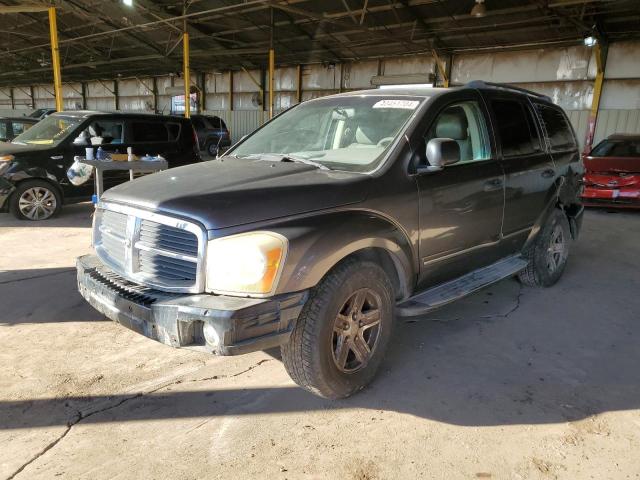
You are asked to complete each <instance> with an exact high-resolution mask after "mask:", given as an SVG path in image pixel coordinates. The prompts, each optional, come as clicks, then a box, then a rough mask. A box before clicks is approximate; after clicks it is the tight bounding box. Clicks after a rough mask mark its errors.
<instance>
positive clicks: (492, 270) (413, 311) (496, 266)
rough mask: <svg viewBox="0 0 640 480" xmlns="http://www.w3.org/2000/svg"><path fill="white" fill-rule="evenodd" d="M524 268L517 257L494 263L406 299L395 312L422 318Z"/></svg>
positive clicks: (522, 261)
mask: <svg viewBox="0 0 640 480" xmlns="http://www.w3.org/2000/svg"><path fill="white" fill-rule="evenodd" d="M526 266H527V261H526V260H525V259H524V258H522V256H520V255H514V256H511V257H507V258H503V259H502V260H499V261H497V262H496V263H492V264H491V265H488V266H486V267H482V268H479V269H478V270H474V271H473V272H470V273H467V274H466V275H463V276H462V277H459V278H456V279H455V280H451V281H449V282H446V283H441V284H440V285H436V286H435V287H432V288H430V289H429V290H426V291H424V292H422V293H419V294H418V295H416V296H415V297H411V298H409V299H408V300H405V301H404V302H402V303H400V304H398V305H396V313H397V314H398V315H400V316H403V317H413V316H416V315H423V314H425V313H428V312H431V311H432V310H435V309H436V308H439V307H442V306H443V305H446V304H447V303H451V302H453V301H455V300H458V299H459V298H462V297H465V296H467V295H469V294H471V293H473V292H476V291H478V290H480V289H481V288H484V287H486V286H489V285H491V284H492V283H495V282H498V281H500V280H502V279H504V278H507V277H510V276H512V275H515V274H516V273H518V272H519V271H520V270H522V269H523V268H525V267H526Z"/></svg>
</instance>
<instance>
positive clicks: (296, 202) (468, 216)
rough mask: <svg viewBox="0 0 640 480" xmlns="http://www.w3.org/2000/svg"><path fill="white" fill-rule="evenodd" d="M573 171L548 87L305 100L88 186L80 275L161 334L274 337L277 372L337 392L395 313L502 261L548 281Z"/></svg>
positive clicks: (479, 85) (364, 372)
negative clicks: (128, 178) (167, 160)
mask: <svg viewBox="0 0 640 480" xmlns="http://www.w3.org/2000/svg"><path fill="white" fill-rule="evenodd" d="M582 174H583V169H582V165H581V161H580V155H579V152H578V147H577V142H576V139H575V135H574V132H573V130H572V128H571V126H570V123H569V121H568V119H567V117H566V115H565V114H564V112H563V111H562V109H561V108H559V107H558V106H556V105H554V104H553V103H551V101H550V100H549V98H548V97H544V96H540V95H536V94H533V93H530V92H527V91H521V90H517V89H513V88H508V87H502V86H494V85H491V84H485V83H483V82H473V83H471V84H469V85H468V86H466V87H464V88H455V89H423V88H397V89H388V90H386V89H385V90H369V91H360V92H350V93H344V94H340V95H334V96H329V97H324V98H318V99H314V100H310V101H307V102H304V103H302V104H300V105H297V106H295V107H293V108H291V109H290V110H288V111H286V112H284V113H282V114H281V115H279V116H278V117H276V118H274V119H272V120H271V121H270V122H268V123H267V124H265V125H264V126H263V127H262V128H260V129H258V130H257V131H255V132H254V133H252V134H251V135H249V136H248V137H246V138H245V139H244V140H242V141H241V142H239V143H238V144H236V145H235V146H234V147H232V148H231V149H230V150H229V151H228V152H227V153H225V155H223V156H222V157H220V158H219V159H217V160H213V161H211V162H207V163H205V164H200V165H191V166H188V167H183V168H179V169H176V170H173V171H170V172H163V173H159V174H156V175H153V176H150V177H146V178H144V177H143V178H140V179H137V180H134V181H133V182H130V183H127V184H123V185H119V186H117V187H115V188H113V189H111V190H110V191H108V192H106V193H105V194H104V196H103V197H102V201H101V202H100V203H99V205H98V206H97V210H96V216H95V225H94V231H93V242H94V247H95V252H96V254H95V255H87V256H83V257H80V258H79V259H78V261H77V271H78V285H79V290H80V293H81V294H82V295H83V296H84V298H85V299H86V300H88V301H89V303H91V305H93V306H94V307H95V308H96V309H98V310H99V311H101V312H102V313H104V314H105V315H106V316H107V317H109V318H111V319H113V320H115V321H117V322H120V323H121V324H122V325H124V326H126V327H128V328H131V329H133V330H135V331H137V332H139V333H141V334H143V335H146V336H147V337H150V338H152V339H155V340H157V341H160V342H163V343H165V344H167V345H171V346H173V347H182V348H192V349H195V350H199V351H205V352H210V353H215V354H218V355H237V354H241V353H247V352H252V351H255V350H263V349H268V348H271V347H277V346H280V347H281V350H282V359H283V362H284V365H285V367H286V369H287V371H288V372H289V374H290V375H291V377H292V378H293V380H294V381H295V382H296V383H298V384H299V385H300V386H302V387H303V388H305V389H307V390H309V391H310V392H313V393H315V394H317V395H320V396H323V397H329V398H340V397H346V396H349V395H351V394H353V393H354V392H356V391H358V390H360V389H362V388H363V387H364V386H365V385H367V384H368V383H369V382H370V381H371V380H372V378H373V376H374V374H375V373H376V370H377V369H378V367H379V366H380V363H381V361H382V359H383V357H384V353H385V350H386V349H387V346H388V344H389V342H390V340H391V332H392V330H393V325H394V321H395V320H394V317H395V314H396V313H399V314H401V315H404V316H409V315H422V314H424V313H426V312H429V311H431V310H433V309H435V308H437V307H439V306H441V305H443V304H445V303H448V302H450V301H453V300H456V299H458V298H460V297H462V296H464V295H467V294H469V293H471V292H473V291H475V290H477V289H479V288H481V287H484V286H486V285H489V284H491V283H493V282H496V281H498V280H500V279H503V278H505V277H508V276H511V275H516V274H517V275H519V278H520V280H521V281H522V282H523V283H524V284H526V285H535V286H545V287H546V286H550V285H553V284H554V283H556V282H557V281H558V279H559V278H560V276H561V275H562V273H563V271H564V269H565V266H566V264H567V258H568V255H569V250H570V245H571V241H572V239H575V238H576V237H577V236H578V232H579V230H580V226H581V223H582V214H583V208H582V206H581V204H580V194H579V189H580V182H581V179H582ZM131 225H136V227H133V228H132V227H130V226H131ZM138 226H139V227H138ZM549 334H550V335H552V334H553V333H552V332H549Z"/></svg>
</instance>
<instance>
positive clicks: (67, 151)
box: [0, 111, 200, 220]
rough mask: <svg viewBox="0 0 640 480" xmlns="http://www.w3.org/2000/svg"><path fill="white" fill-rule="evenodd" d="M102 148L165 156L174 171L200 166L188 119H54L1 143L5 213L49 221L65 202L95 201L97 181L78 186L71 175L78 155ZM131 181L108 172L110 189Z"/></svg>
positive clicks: (70, 115)
mask: <svg viewBox="0 0 640 480" xmlns="http://www.w3.org/2000/svg"><path fill="white" fill-rule="evenodd" d="M87 147H93V148H94V149H97V148H98V147H102V149H103V150H105V151H106V152H112V153H127V147H132V149H133V153H134V154H136V155H140V156H142V155H145V154H150V155H156V154H160V155H162V156H163V157H164V158H166V159H167V161H168V162H169V167H178V166H182V165H187V164H190V163H194V162H198V161H200V153H199V152H198V143H197V141H196V139H195V132H194V130H193V127H192V125H191V122H190V121H189V120H188V119H184V118H180V117H170V116H161V115H148V114H133V113H102V112H88V111H74V112H60V113H54V114H53V115H49V116H48V117H46V118H45V119H43V120H41V121H40V122H38V123H37V124H35V125H34V126H33V127H31V128H30V129H29V130H27V131H25V132H24V133H22V134H21V135H18V136H17V137H16V138H14V139H13V141H12V143H10V144H0V210H4V211H6V210H11V211H12V212H13V214H14V215H15V216H16V217H18V218H21V219H28V220H45V219H47V218H50V217H52V216H53V215H55V214H56V213H57V212H58V211H59V210H60V208H61V206H62V203H63V202H66V203H71V202H75V201H83V200H87V199H89V198H91V194H92V193H93V188H94V187H93V182H92V181H88V182H86V183H84V184H82V185H79V186H76V185H73V184H72V183H71V182H70V181H69V179H68V178H67V170H68V169H69V167H70V166H71V164H72V163H73V157H74V156H75V155H85V149H86V148H87ZM128 179H129V176H128V172H106V173H105V175H104V184H105V188H109V187H112V186H114V185H117V184H119V183H122V182H124V181H127V180H128Z"/></svg>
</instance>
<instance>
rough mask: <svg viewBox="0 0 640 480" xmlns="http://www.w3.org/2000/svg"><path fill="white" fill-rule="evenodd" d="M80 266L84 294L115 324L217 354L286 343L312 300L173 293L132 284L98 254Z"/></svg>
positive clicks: (81, 260)
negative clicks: (306, 303) (108, 265)
mask: <svg viewBox="0 0 640 480" xmlns="http://www.w3.org/2000/svg"><path fill="white" fill-rule="evenodd" d="M76 267H77V272H78V290H79V291H80V294H81V295H82V296H83V297H84V298H85V299H86V300H87V301H88V302H89V303H90V304H91V305H92V306H93V307H94V308H95V309H97V310H98V311H100V312H101V313H103V314H104V315H105V316H107V317H108V318H110V319H111V320H114V321H116V322H118V323H120V324H121V325H123V326H125V327H127V328H129V329H131V330H134V331H135V332H138V333H140V334H142V335H144V336H145V337H149V338H151V339H153V340H156V341H158V342H162V343H164V344H166V345H170V346H172V347H176V348H190V349H193V350H199V351H205V352H209V353H214V354H217V355H240V354H243V353H249V352H253V351H256V350H265V349H268V348H272V347H277V346H279V345H282V344H283V343H285V342H287V340H288V339H289V336H290V334H291V331H292V330H293V327H294V326H295V322H296V320H297V318H298V315H299V314H300V311H301V310H302V307H303V305H304V303H305V301H306V300H307V296H308V294H307V292H297V293H292V294H285V295H280V296H277V297H273V298H265V299H263V298H240V297H229V296H223V295H210V294H196V295H194V294H173V293H166V292H160V291H158V290H153V289H151V288H146V287H142V286H140V285H137V284H135V283H132V282H129V281H128V280H126V279H124V278H122V277H120V276H118V275H117V274H115V273H113V272H111V271H110V270H109V269H107V268H106V267H105V266H104V265H102V263H101V262H100V260H99V259H98V258H97V257H96V256H94V255H85V256H83V257H80V258H78V260H77V262H76Z"/></svg>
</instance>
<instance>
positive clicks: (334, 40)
mask: <svg viewBox="0 0 640 480" xmlns="http://www.w3.org/2000/svg"><path fill="white" fill-rule="evenodd" d="M30 5H36V6H48V5H51V2H45V1H40V2H37V1H35V0H34V1H31V2H25V1H19V0H14V1H9V0H0V84H2V85H18V84H33V83H39V82H50V81H51V77H52V74H51V54H50V47H49V27H48V17H47V13H46V12H22V13H1V12H8V11H11V10H12V8H11V7H16V6H20V7H25V6H30ZM55 5H56V6H57V7H58V15H57V19H58V20H57V21H58V32H59V39H60V57H61V62H62V69H63V70H62V76H63V80H64V81H70V80H88V79H96V78H98V79H100V78H102V79H107V78H114V77H116V76H123V77H132V76H138V75H161V74H168V73H173V72H175V73H178V72H180V70H181V63H182V45H181V34H182V29H183V22H184V18H183V17H185V16H186V22H187V28H188V31H189V33H190V38H191V55H190V57H191V68H192V69H193V70H196V71H198V70H201V71H205V70H206V71H216V70H227V69H239V68H243V67H244V68H255V67H265V66H266V64H267V52H268V49H269V46H270V44H271V42H273V46H274V48H275V51H276V63H277V64H278V65H293V64H298V63H302V64H304V63H317V62H328V63H331V62H336V63H337V62H340V61H344V60H359V59H367V58H377V57H388V56H396V55H407V54H417V53H430V52H431V51H432V50H434V49H435V50H436V51H437V52H438V53H440V54H442V55H446V54H449V53H455V52H462V51H491V50H506V49H516V48H536V47H544V46H548V45H575V44H579V43H582V41H583V39H584V38H585V37H586V36H589V35H592V34H593V33H594V32H597V33H598V34H599V35H601V36H602V38H607V39H608V40H609V41H616V40H623V39H630V38H639V37H640V8H638V0H617V1H611V0H556V1H552V0H539V1H538V0H485V2H484V5H485V7H486V15H485V16H483V17H474V16H472V15H470V12H471V9H472V8H473V6H474V5H475V0H399V1H397V0H322V1H318V0H287V1H283V0H192V1H189V2H186V5H185V3H184V2H182V1H171V0H133V5H132V6H127V5H125V4H124V3H123V2H122V1H120V0H111V1H107V2H105V1H103V0H64V1H58V2H55ZM185 12H186V15H185ZM272 26H273V28H272Z"/></svg>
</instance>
